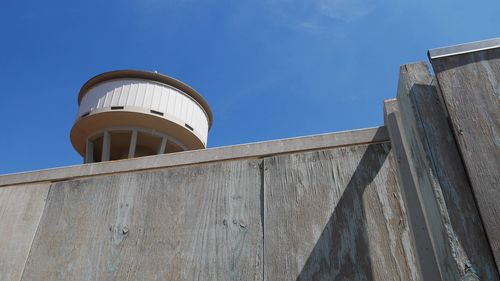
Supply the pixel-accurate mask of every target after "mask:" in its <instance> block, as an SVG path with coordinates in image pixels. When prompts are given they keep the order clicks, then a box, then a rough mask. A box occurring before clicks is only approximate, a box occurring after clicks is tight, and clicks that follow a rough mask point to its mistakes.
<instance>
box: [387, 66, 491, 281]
mask: <svg viewBox="0 0 500 281" xmlns="http://www.w3.org/2000/svg"><path fill="white" fill-rule="evenodd" d="M397 97H398V99H397V100H392V101H387V102H386V125H387V127H388V129H389V133H390V136H391V142H392V144H393V146H394V151H395V155H396V157H397V158H398V161H397V163H398V171H399V173H400V176H401V178H402V181H401V185H402V186H401V187H402V190H403V193H405V192H406V193H412V189H415V194H416V196H412V198H408V200H407V201H414V202H418V205H420V209H421V210H422V213H423V214H424V221H423V222H415V223H413V224H412V226H414V227H413V231H414V232H418V235H416V239H417V244H419V243H420V244H424V246H425V243H422V242H423V241H422V239H423V237H424V236H425V235H429V238H430V239H429V240H430V241H429V242H430V243H428V244H431V245H432V247H431V248H430V249H432V254H431V255H432V256H433V257H434V258H433V259H431V258H430V255H429V253H426V252H425V251H422V252H419V250H420V248H419V247H417V252H419V257H420V260H423V263H425V264H423V268H422V272H424V273H426V274H428V273H429V272H430V270H429V267H432V268H433V267H434V266H437V267H438V271H439V275H440V277H439V278H440V280H461V279H464V278H472V277H477V278H479V279H480V280H483V279H484V280H498V278H499V276H498V273H497V270H496V268H495V263H494V259H493V256H492V254H491V250H490V248H489V244H488V241H487V239H486V236H485V234H484V231H483V226H482V223H481V219H480V216H479V212H478V210H477V208H476V204H475V202H474V197H473V193H472V189H471V188H470V185H469V181H468V178H467V175H466V173H465V170H464V167H463V164H462V161H461V159H460V155H459V151H458V148H457V145H456V143H455V139H454V136H453V133H452V131H451V128H450V127H449V125H448V120H447V112H446V109H445V108H444V106H443V105H442V103H441V100H440V96H439V92H438V87H437V85H436V81H435V77H433V76H432V75H431V73H430V71H429V69H428V66H427V64H426V63H424V62H420V63H414V64H407V65H403V66H402V67H401V69H400V77H399V86H398V95H397ZM408 203H409V204H412V202H408ZM418 205H416V206H414V207H412V209H411V211H414V212H415V211H418ZM424 228H426V229H427V230H426V232H425V233H419V232H420V231H421V230H422V229H424ZM419 240H420V241H419ZM430 260H432V261H433V262H432V263H429V261H430ZM426 279H433V280H437V278H431V277H430V276H429V277H428V278H426Z"/></svg>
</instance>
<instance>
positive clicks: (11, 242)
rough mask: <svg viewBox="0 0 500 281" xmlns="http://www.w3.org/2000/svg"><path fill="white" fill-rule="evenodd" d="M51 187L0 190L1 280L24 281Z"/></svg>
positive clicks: (45, 185) (40, 186)
mask: <svg viewBox="0 0 500 281" xmlns="http://www.w3.org/2000/svg"><path fill="white" fill-rule="evenodd" d="M49 186H50V184H48V183H39V184H31V185H19V186H13V187H2V188H0V280H12V281H14V280H21V275H22V273H23V269H24V265H25V263H26V259H27V258H28V254H29V252H30V249H31V243H32V242H33V238H34V237H35V232H36V230H37V228H38V223H39V222H40V218H41V217H42V213H43V209H44V207H45V200H46V197H47V193H48V191H49Z"/></svg>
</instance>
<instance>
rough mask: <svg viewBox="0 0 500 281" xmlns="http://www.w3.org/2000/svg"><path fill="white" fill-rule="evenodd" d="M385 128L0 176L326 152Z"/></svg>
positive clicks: (60, 176)
mask: <svg viewBox="0 0 500 281" xmlns="http://www.w3.org/2000/svg"><path fill="white" fill-rule="evenodd" d="M388 140H389V136H388V134H387V130H386V129H385V128H384V127H380V128H370V129H362V130H353V131H345V132H338V133H330V134H323V135H315V136H307V137H299V138H291V139H284V140H274V141H266V142H258V143H251V144H242V145H235V146H226V147H221V148H211V149H206V150H195V151H186V152H179V153H172V154H165V155H156V156H149V157H141V158H135V159H128V160H120V161H112V162H102V163H92V164H85V165H78V166H70V167H64V168H56V169H48V170H41V171H34V172H27V173H19V174H10V175H3V176H0V186H7V185H14V184H21V183H29V182H38V181H56V180H57V181H60V180H69V179H73V178H80V177H88V176H95V175H106V174H115V173H124V172H131V171H139V170H148V169H154V168H165V167H173V166H184V165H193V164H200V163H208V162H216V161H224V160H234V159H243V158H257V157H264V156H271V155H277V154H283V153H294V152H299V151H307V150H316V149H326V148H332V147H341V146H348V145H356V144H366V143H374V142H384V141H388Z"/></svg>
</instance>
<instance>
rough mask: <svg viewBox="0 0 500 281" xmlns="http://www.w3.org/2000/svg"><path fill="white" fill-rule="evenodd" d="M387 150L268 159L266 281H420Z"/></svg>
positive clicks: (360, 149) (361, 149) (385, 146)
mask: <svg viewBox="0 0 500 281" xmlns="http://www.w3.org/2000/svg"><path fill="white" fill-rule="evenodd" d="M390 150H391V146H390V144H389V143H383V144H372V145H359V146H350V147H345V148H337V149H331V150H321V151H315V152H307V153H297V154H291V155H282V156H275V157H269V158H265V160H264V171H265V172H264V221H265V228H264V229H265V231H264V244H265V248H264V260H265V264H264V276H265V280H304V281H305V280H422V278H421V277H420V273H419V272H418V266H417V262H416V260H415V259H416V257H415V253H414V247H413V245H412V243H411V238H410V233H409V227H408V224H407V221H406V214H405V207H404V205H403V202H402V199H401V194H400V191H399V185H398V182H397V179H396V177H397V172H396V171H395V165H394V160H393V158H392V156H391V152H390Z"/></svg>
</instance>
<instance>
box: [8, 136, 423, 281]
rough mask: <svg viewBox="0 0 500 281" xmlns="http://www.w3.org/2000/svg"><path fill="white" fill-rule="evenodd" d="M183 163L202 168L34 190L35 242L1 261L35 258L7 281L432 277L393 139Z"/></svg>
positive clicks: (106, 176)
mask: <svg viewBox="0 0 500 281" xmlns="http://www.w3.org/2000/svg"><path fill="white" fill-rule="evenodd" d="M304 141H305V142H304ZM308 142H309V143H308ZM349 143H350V144H351V145H349ZM306 144H307V145H306ZM325 146H326V147H329V146H332V147H333V148H325ZM251 148H253V149H252V150H251V151H254V152H255V151H256V149H257V150H258V152H260V153H254V154H250V153H246V152H247V151H248V150H249V149H251ZM214 151H218V152H222V154H224V153H227V154H226V155H228V156H230V155H233V156H236V157H235V158H229V157H227V158H222V159H221V158H219V159H217V160H214V158H210V157H213V156H214V155H213V153H214ZM235 152H238V153H235ZM230 153H233V154H230ZM197 154H198V155H200V157H196V156H197ZM204 154H205V155H204ZM180 155H184V156H185V155H192V157H193V158H191V159H196V161H191V162H188V163H186V162H181V163H183V165H181V166H179V165H174V166H170V167H169V166H168V165H164V164H165V163H176V164H178V163H179V162H156V163H157V164H158V163H161V164H162V165H157V166H155V165H151V164H150V165H149V166H152V167H153V168H152V169H140V170H139V171H137V170H135V171H123V170H117V172H116V173H111V172H109V170H108V172H107V173H95V174H93V175H92V174H84V175H77V176H74V177H72V178H71V179H64V178H63V177H55V179H53V182H52V183H51V184H50V183H41V184H34V185H33V184H32V185H30V188H31V190H33V189H35V188H36V190H37V191H38V193H30V194H40V196H37V198H38V197H40V198H39V199H37V200H38V201H36V200H35V199H29V198H27V199H26V200H25V201H26V202H27V203H30V202H31V201H33V202H32V203H34V202H39V203H41V205H40V204H38V205H37V206H38V207H37V208H34V209H32V211H31V213H33V218H34V219H33V220H32V222H31V224H30V225H31V226H30V231H26V232H25V233H26V234H25V235H26V239H24V240H20V239H17V240H16V239H12V240H2V243H4V244H5V245H4V244H2V245H3V247H4V249H7V250H4V251H3V252H1V251H0V258H1V259H0V260H7V259H8V257H10V256H13V255H14V252H15V251H16V250H14V248H16V249H19V248H22V249H25V250H24V252H19V253H20V255H18V257H17V258H16V261H13V263H14V264H16V265H17V269H16V268H13V269H12V270H11V271H13V273H9V274H10V275H9V278H10V277H12V278H11V279H10V280H109V279H117V278H118V279H123V280H138V279H145V280H289V279H297V280H310V278H312V277H311V276H322V278H330V279H335V278H340V277H341V276H347V277H349V278H350V279H351V280H363V279H365V278H370V279H372V280H387V279H388V278H390V277H394V276H400V277H401V278H403V279H405V280H422V279H421V278H420V273H419V271H418V266H417V264H416V257H415V254H414V251H413V246H412V242H411V238H410V236H411V235H410V233H409V226H408V223H407V222H406V210H405V206H404V204H402V201H401V195H400V193H399V185H398V181H397V179H396V176H395V175H396V172H395V166H394V161H393V160H392V156H391V145H390V143H389V142H387V134H386V131H385V128H378V129H369V130H361V131H354V132H343V133H338V134H329V135H323V136H315V137H306V138H299V139H291V140H282V141H275V142H267V143H260V144H250V145H244V146H237V147H229V148H219V149H213V150H207V151H196V152H189V153H182V154H179V155H178V156H180ZM175 156H176V155H174V154H172V155H164V156H158V157H164V158H172V157H174V159H175ZM203 156H204V157H203ZM155 158H156V156H155V157H149V158H148V160H151V159H155ZM145 159H146V158H144V159H134V160H127V161H129V162H130V163H132V162H139V163H142V161H145ZM137 160H141V161H137ZM150 162H151V161H150ZM112 163H113V162H110V163H103V164H102V165H103V166H105V165H104V164H108V165H109V164H112ZM92 165H95V164H92ZM92 165H83V166H82V167H89V166H92ZM133 167H137V166H133ZM75 168H77V167H70V168H62V169H59V170H55V171H63V172H64V169H70V170H72V169H75ZM128 168H129V169H130V167H128ZM39 173H42V174H41V175H46V174H44V173H46V171H45V172H34V173H32V174H34V175H40V174H39ZM26 175H30V174H29V173H28V174H26ZM6 177H9V178H10V180H12V178H11V177H13V176H12V175H11V176H6ZM16 177H20V175H16ZM26 179H33V178H29V177H27V178H26ZM38 179H39V178H38ZM49 185H50V188H49ZM23 186H25V185H23V184H20V183H18V184H16V185H13V186H4V187H2V188H0V191H10V190H22V188H23ZM4 193H5V192H4ZM0 196H1V198H0V199H3V200H8V197H6V196H5V195H4V194H3V193H0ZM34 200H35V201H34ZM45 202H46V203H45ZM287 210H288V211H287ZM18 211H20V212H21V213H25V211H24V209H19V210H18ZM296 218H297V219H298V220H296ZM301 218H303V219H301ZM307 218H315V219H314V220H310V221H309V220H308V219H307ZM287 221H288V223H287ZM0 222H1V223H2V224H3V225H5V222H4V221H2V220H1V219H0ZM14 224H18V223H16V222H14ZM2 229H3V227H2ZM266 229H267V230H268V231H269V232H268V233H266ZM280 229H281V231H280ZM16 231H17V230H16ZM285 233H286V234H287V235H284V234H285ZM301 233H304V234H307V235H304V236H303V237H299V236H300V235H299V236H298V234H301ZM13 235H17V233H14V234H13ZM330 238H331V239H332V240H331V239H330ZM266 241H269V243H268V244H266ZM357 242H359V243H361V244H360V245H363V247H361V246H359V247H357V246H356V243H357ZM265 244H266V245H267V246H265ZM266 247H268V250H267V252H264V249H266ZM281 247H288V251H289V253H296V254H297V258H296V259H295V262H293V268H294V270H290V271H287V272H285V273H283V271H282V269H283V265H285V264H288V263H290V262H291V260H290V256H289V255H281V254H277V252H276V251H279V249H281ZM339 249H342V250H341V251H339ZM282 250H285V251H286V248H283V249H282ZM28 253H29V255H28ZM316 262H319V263H321V264H325V266H324V267H323V266H321V267H320V268H316ZM0 266H3V267H8V265H2V263H0ZM287 267H288V265H287ZM9 268H10V267H9ZM14 271H15V272H14ZM318 274H319V275H318ZM276 278H277V279H276ZM313 279H314V278H313ZM316 280H319V279H316Z"/></svg>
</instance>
